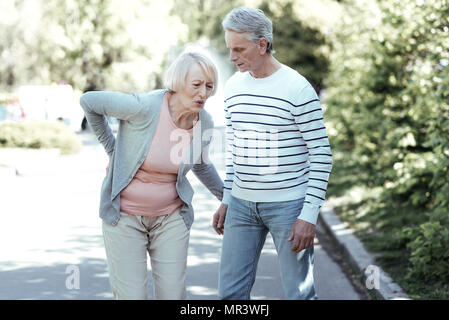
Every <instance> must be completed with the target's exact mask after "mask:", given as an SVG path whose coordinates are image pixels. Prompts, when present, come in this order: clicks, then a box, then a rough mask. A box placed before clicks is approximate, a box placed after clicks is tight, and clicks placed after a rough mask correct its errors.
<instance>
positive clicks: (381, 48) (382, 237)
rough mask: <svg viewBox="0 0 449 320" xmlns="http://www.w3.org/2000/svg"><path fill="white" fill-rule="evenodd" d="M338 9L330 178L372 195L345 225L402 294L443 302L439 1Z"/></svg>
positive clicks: (444, 31)
mask: <svg viewBox="0 0 449 320" xmlns="http://www.w3.org/2000/svg"><path fill="white" fill-rule="evenodd" d="M345 3H346V6H345V7H346V13H347V14H345V15H344V19H343V20H342V24H341V25H340V26H339V27H338V30H339V31H338V32H337V33H336V34H335V37H334V38H333V48H334V49H333V51H332V54H331V68H330V69H331V72H330V75H329V79H328V88H329V90H328V98H327V99H326V103H327V105H328V111H327V118H328V120H329V121H328V123H329V124H330V127H331V128H330V130H329V131H330V140H331V144H332V145H333V147H334V150H335V151H336V153H337V154H338V155H339V156H338V157H336V159H337V160H336V166H335V169H336V171H337V172H338V169H339V168H344V169H345V170H344V171H342V175H344V176H345V177H346V178H345V181H346V182H348V181H349V185H350V186H352V187H354V186H360V185H362V186H365V187H366V188H368V189H371V190H377V191H378V193H377V196H375V197H373V198H372V199H371V200H370V201H369V205H368V206H367V210H365V212H363V214H360V212H357V210H356V211H354V217H353V218H352V219H353V220H354V221H358V222H364V223H365V228H364V230H365V232H364V233H365V235H367V236H371V240H370V241H371V246H372V247H371V248H374V249H376V250H378V251H382V252H383V257H384V258H383V259H384V260H383V261H384V262H386V264H387V265H388V266H389V267H390V270H392V272H393V273H394V274H395V275H396V276H398V277H399V279H400V281H402V284H403V285H404V286H405V287H406V289H407V290H408V291H410V292H411V293H412V294H414V295H415V296H416V297H423V296H424V297H438V296H439V297H441V296H445V297H449V288H448V286H447V283H449V200H448V197H447V195H448V194H449V174H448V170H447V167H448V157H449V151H448V150H449V148H448V147H449V136H448V133H449V105H448V101H449V99H448V98H449V82H448V81H449V80H448V79H449V77H448V69H449V68H448V67H447V65H448V61H449V60H448V59H449V1H447V0H429V1H419V0H413V1H399V0H389V1H367V0H364V1H345ZM349 168H350V169H351V173H349V172H348V169H349ZM334 172H335V171H334ZM334 177H335V178H336V180H335V182H332V183H333V184H334V185H335V183H337V184H338V183H339V181H340V182H341V180H338V174H337V175H335V174H334ZM348 177H349V178H348ZM336 187H337V188H338V187H340V189H341V185H340V186H339V185H336ZM404 270H406V272H404ZM423 280H425V281H426V283H425V285H424V284H423V282H422V281H423ZM436 288H438V289H436ZM432 295H433V296H432Z"/></svg>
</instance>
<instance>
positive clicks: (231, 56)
mask: <svg viewBox="0 0 449 320" xmlns="http://www.w3.org/2000/svg"><path fill="white" fill-rule="evenodd" d="M229 60H231V61H232V62H234V61H235V60H237V57H236V55H235V54H233V53H232V51H231V52H230V53H229Z"/></svg>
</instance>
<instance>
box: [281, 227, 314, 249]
mask: <svg viewBox="0 0 449 320" xmlns="http://www.w3.org/2000/svg"><path fill="white" fill-rule="evenodd" d="M314 239H315V225H313V224H311V223H309V222H307V221H304V220H301V219H297V220H296V222H295V224H294V225H293V227H292V231H291V232H290V236H289V237H288V241H293V243H292V247H291V250H292V251H293V252H296V253H298V252H300V251H301V250H303V249H307V248H308V247H311V246H312V245H313V241H314Z"/></svg>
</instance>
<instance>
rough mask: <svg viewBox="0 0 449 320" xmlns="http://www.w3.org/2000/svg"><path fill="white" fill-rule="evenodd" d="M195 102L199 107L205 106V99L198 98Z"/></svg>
mask: <svg viewBox="0 0 449 320" xmlns="http://www.w3.org/2000/svg"><path fill="white" fill-rule="evenodd" d="M195 103H196V105H197V106H198V107H202V106H204V101H203V100H196V101H195Z"/></svg>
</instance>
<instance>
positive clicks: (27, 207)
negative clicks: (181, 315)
mask: <svg viewBox="0 0 449 320" xmlns="http://www.w3.org/2000/svg"><path fill="white" fill-rule="evenodd" d="M79 137H80V139H81V140H82V141H83V149H82V151H81V152H80V153H79V154H77V155H71V156H58V155H55V154H54V153H52V152H47V153H46V152H41V153H31V156H30V157H29V158H28V159H26V160H24V159H22V160H21V161H20V162H21V163H20V164H19V165H18V167H17V170H18V173H19V176H15V175H13V174H5V172H6V171H5V170H3V171H2V172H3V173H2V172H0V174H1V175H0V218H1V223H0V299H45V300H47V299H63V300H65V299H88V300H96V299H111V298H112V293H111V291H110V287H109V282H108V272H107V264H106V256H105V252H104V246H103V239H102V235H101V220H100V218H99V217H98V204H99V193H100V187H101V182H102V179H103V177H104V174H105V168H106V164H107V157H106V154H105V153H104V151H103V148H102V147H101V146H100V145H99V144H98V143H97V142H96V139H95V137H93V136H92V135H91V134H90V133H82V134H79ZM222 156H223V155H222V154H220V153H219V152H215V153H213V154H212V157H211V159H212V160H213V161H214V163H216V164H217V168H218V169H219V172H220V175H221V176H222V177H223V175H224V172H223V170H222V169H223V167H224V166H223V161H222ZM189 178H190V180H191V182H192V185H193V187H194V189H195V196H194V201H193V206H194V208H195V222H194V224H193V226H192V230H191V238H190V246H189V258H188V271H187V291H188V298H189V299H193V300H196V299H217V274H218V265H219V254H220V247H221V237H220V236H218V235H217V234H216V233H215V232H214V230H213V229H212V227H211V221H212V215H213V213H214V212H215V210H216V209H217V208H218V206H219V201H218V200H217V199H215V198H214V197H213V196H212V195H211V194H210V193H209V192H208V191H207V189H206V188H205V187H204V186H203V185H201V184H200V183H199V181H198V180H197V179H196V178H195V176H194V175H193V174H192V173H189ZM148 266H149V268H150V264H148ZM149 273H150V279H151V270H150V269H149ZM78 279H79V281H78ZM315 279H316V280H315V281H316V288H317V292H318V295H319V298H320V299H361V297H360V296H359V295H358V293H357V292H356V291H355V290H354V288H353V286H352V285H351V283H350V282H349V281H348V279H347V277H346V276H345V274H344V273H343V272H342V270H341V268H340V267H339V266H338V265H337V264H336V263H335V262H334V261H333V260H332V259H331V258H330V257H329V255H328V254H327V253H326V251H325V250H324V249H323V248H322V246H321V243H320V241H319V240H316V242H315ZM149 292H150V297H152V287H151V281H150V288H149ZM283 297H284V295H283V292H282V287H281V282H280V275H279V265H278V262H277V258H276V250H275V248H274V244H273V241H272V239H271V237H270V236H268V238H267V242H266V244H265V246H264V249H263V251H262V255H261V258H260V262H259V267H258V271H257V277H256V282H255V284H254V288H253V291H252V299H283Z"/></svg>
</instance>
